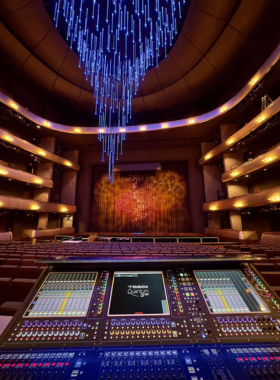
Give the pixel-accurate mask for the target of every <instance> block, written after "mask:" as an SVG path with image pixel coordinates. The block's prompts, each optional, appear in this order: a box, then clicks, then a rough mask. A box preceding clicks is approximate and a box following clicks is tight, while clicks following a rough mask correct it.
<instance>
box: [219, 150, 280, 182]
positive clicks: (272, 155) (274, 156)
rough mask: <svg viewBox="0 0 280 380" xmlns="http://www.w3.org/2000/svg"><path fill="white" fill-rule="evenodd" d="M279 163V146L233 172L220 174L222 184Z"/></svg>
mask: <svg viewBox="0 0 280 380" xmlns="http://www.w3.org/2000/svg"><path fill="white" fill-rule="evenodd" d="M279 161H280V144H279V145H278V146H277V147H276V148H274V149H272V150H270V151H269V152H267V153H264V154H262V155H261V156H258V157H256V158H255V159H254V160H252V161H247V162H245V163H244V164H243V165H240V166H238V167H236V168H235V169H233V170H229V171H228V172H225V173H223V174H222V182H229V181H234V180H235V179H240V178H242V177H245V178H246V177H248V176H249V174H250V173H256V172H258V171H261V170H263V169H267V168H268V167H269V166H272V165H275V164H277V163H278V164H279Z"/></svg>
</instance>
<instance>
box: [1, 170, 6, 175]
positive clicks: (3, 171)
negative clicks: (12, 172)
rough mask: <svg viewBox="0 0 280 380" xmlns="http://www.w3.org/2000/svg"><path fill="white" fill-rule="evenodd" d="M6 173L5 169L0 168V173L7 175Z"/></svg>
mask: <svg viewBox="0 0 280 380" xmlns="http://www.w3.org/2000/svg"><path fill="white" fill-rule="evenodd" d="M7 174H8V172H7V170H4V169H0V175H7Z"/></svg>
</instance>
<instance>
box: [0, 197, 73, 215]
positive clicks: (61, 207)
mask: <svg viewBox="0 0 280 380" xmlns="http://www.w3.org/2000/svg"><path fill="white" fill-rule="evenodd" d="M0 208H3V209H9V210H30V211H40V212H57V213H66V212H67V213H75V212H76V206H73V205H66V204H60V203H48V202H39V201H34V200H32V199H21V198H15V197H8V196H5V195H0Z"/></svg>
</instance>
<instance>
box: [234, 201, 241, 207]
mask: <svg viewBox="0 0 280 380" xmlns="http://www.w3.org/2000/svg"><path fill="white" fill-rule="evenodd" d="M233 206H234V207H236V208H241V207H243V203H242V202H237V203H235V204H234V205H233Z"/></svg>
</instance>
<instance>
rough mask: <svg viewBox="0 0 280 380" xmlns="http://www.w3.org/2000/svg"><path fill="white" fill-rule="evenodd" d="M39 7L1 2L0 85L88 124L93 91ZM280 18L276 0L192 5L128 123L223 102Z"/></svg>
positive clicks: (37, 108)
mask: <svg viewBox="0 0 280 380" xmlns="http://www.w3.org/2000/svg"><path fill="white" fill-rule="evenodd" d="M45 4H46V2H43V1H42V0H12V1H11V0H1V1H0V21H1V22H0V57H1V60H0V87H1V88H2V89H3V90H4V91H6V92H7V93H8V94H9V95H11V96H12V97H13V98H14V99H15V100H16V101H18V102H19V103H21V104H22V105H24V106H26V107H28V108H29V109H30V110H31V111H33V112H34V113H36V114H38V115H40V116H43V117H46V118H48V119H50V120H52V121H57V122H62V123H69V124H73V125H74V124H75V123H76V124H80V125H92V123H93V122H94V120H93V118H92V114H93V109H94V97H93V88H92V87H91V86H90V84H89V83H88V82H87V81H86V80H85V77H84V73H83V69H82V68H81V69H79V68H78V56H77V55H76V53H75V52H74V51H73V50H71V49H70V48H69V46H68V45H67V43H66V41H65V40H64V39H63V38H62V37H61V35H60V34H59V32H58V30H57V29H56V28H55V26H54V24H53V21H52V20H51V18H50V16H49V15H48V13H47V11H46V8H45ZM279 16H280V2H279V0H192V1H190V5H189V9H188V12H187V16H186V19H185V21H184V24H183V27H182V30H181V32H180V34H179V36H178V38H177V40H176V42H175V44H174V46H173V47H172V48H171V50H170V51H169V54H168V56H167V58H165V59H163V60H162V61H161V62H160V64H159V67H158V68H152V69H150V70H149V71H148V72H147V74H146V77H145V80H144V82H142V83H141V86H140V89H139V91H138V94H137V96H136V97H134V98H133V111H134V115H133V116H134V118H133V123H135V124H136V123H149V122H156V121H162V120H164V119H165V120H170V119H177V118H180V117H186V116H193V115H195V114H198V113H201V112H205V111H207V110H209V109H211V108H213V107H214V106H217V103H218V105H219V104H222V102H223V101H225V100H228V99H229V98H230V97H232V96H233V95H234V94H235V93H236V92H237V91H238V90H240V88H241V87H242V86H243V85H244V84H245V83H246V81H247V80H248V79H249V78H250V77H251V76H252V75H253V74H254V72H255V71H257V70H258V68H259V67H260V66H261V64H262V63H263V62H264V61H265V59H266V58H267V57H268V56H269V55H270V54H271V52H272V51H273V49H274V48H275V47H276V45H277V44H278V43H279ZM221 94H223V95H221ZM65 115H66V117H65Z"/></svg>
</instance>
